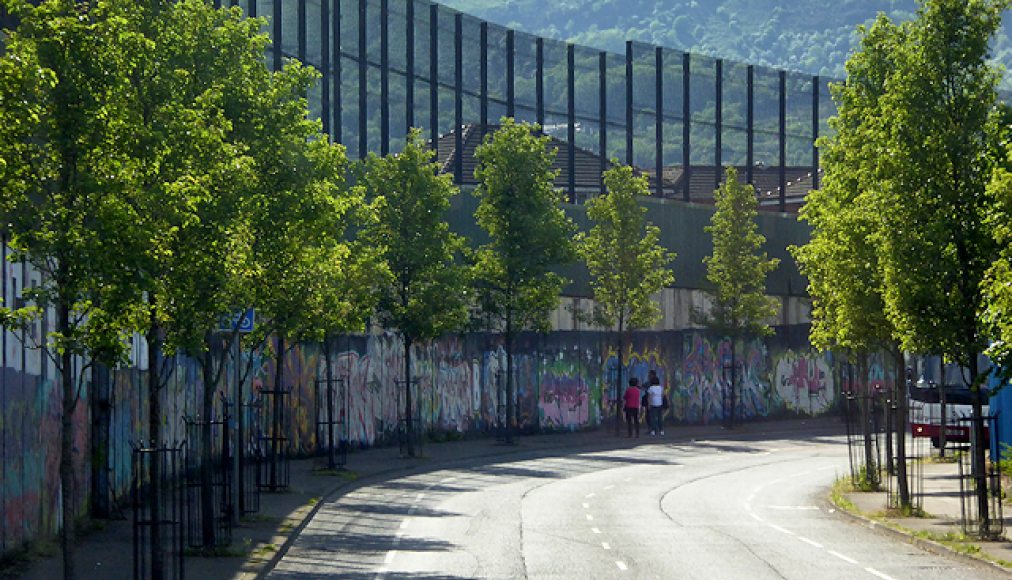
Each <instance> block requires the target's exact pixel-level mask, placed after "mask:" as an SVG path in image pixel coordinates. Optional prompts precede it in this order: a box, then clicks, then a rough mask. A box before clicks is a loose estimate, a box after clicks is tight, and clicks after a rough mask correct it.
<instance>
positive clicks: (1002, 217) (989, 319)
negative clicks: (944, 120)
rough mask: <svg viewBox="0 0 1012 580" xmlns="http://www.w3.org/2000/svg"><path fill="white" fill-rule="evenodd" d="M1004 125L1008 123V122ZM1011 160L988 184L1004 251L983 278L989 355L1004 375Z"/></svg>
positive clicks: (1010, 330)
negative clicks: (991, 341)
mask: <svg viewBox="0 0 1012 580" xmlns="http://www.w3.org/2000/svg"><path fill="white" fill-rule="evenodd" d="M1002 125H1003V126H1005V127H1008V124H1007V123H1002ZM1003 141H1005V142H1007V140H1003ZM1009 160H1012V151H1010V152H1008V153H1006V158H1005V162H1004V163H1003V164H1002V166H1000V167H998V168H997V169H996V170H995V173H994V176H993V177H992V179H991V182H990V183H989V184H988V194H989V195H990V197H991V199H992V200H993V202H992V203H993V206H992V211H991V215H989V216H988V225H989V226H990V228H991V232H992V235H993V236H994V241H995V243H996V244H997V246H998V247H999V248H1001V251H1000V255H999V257H998V259H997V260H995V262H994V263H993V264H992V265H991V268H990V269H989V270H988V272H987V277H986V278H985V280H984V299H985V303H984V305H983V311H982V312H981V316H982V318H983V321H984V323H985V324H986V325H987V328H988V335H989V336H990V337H992V338H993V339H994V342H993V343H992V344H991V345H990V346H989V347H988V356H989V357H990V358H991V360H992V361H994V362H995V364H996V365H998V366H999V368H1000V369H1001V371H1002V373H1001V374H1002V377H1003V378H1004V379H1008V378H1009V377H1010V375H1012V225H1010V224H1012V168H1010V167H1009V166H1008V163H1009Z"/></svg>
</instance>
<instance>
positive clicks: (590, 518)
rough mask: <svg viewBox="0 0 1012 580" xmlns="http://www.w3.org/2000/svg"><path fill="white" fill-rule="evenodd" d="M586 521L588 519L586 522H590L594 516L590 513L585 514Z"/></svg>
mask: <svg viewBox="0 0 1012 580" xmlns="http://www.w3.org/2000/svg"><path fill="white" fill-rule="evenodd" d="M587 521H588V522H592V521H594V516H592V515H590V514H587Z"/></svg>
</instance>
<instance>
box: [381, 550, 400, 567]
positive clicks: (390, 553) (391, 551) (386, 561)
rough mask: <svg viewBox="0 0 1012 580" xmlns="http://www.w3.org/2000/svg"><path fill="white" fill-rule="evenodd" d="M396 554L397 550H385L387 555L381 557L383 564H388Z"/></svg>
mask: <svg viewBox="0 0 1012 580" xmlns="http://www.w3.org/2000/svg"><path fill="white" fill-rule="evenodd" d="M395 554H397V550H390V551H389V552H387V557H386V558H383V563H384V564H389V563H391V562H393V561H394V555H395Z"/></svg>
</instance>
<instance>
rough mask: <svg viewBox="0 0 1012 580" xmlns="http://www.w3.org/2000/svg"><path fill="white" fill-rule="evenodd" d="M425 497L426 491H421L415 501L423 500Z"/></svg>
mask: <svg viewBox="0 0 1012 580" xmlns="http://www.w3.org/2000/svg"><path fill="white" fill-rule="evenodd" d="M424 497H425V493H424V492H419V493H418V495H416V496H415V501H422V498H424Z"/></svg>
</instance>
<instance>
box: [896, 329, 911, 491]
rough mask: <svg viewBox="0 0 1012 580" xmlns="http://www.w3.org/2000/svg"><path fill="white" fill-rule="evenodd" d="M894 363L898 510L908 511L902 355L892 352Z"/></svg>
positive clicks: (905, 408)
mask: <svg viewBox="0 0 1012 580" xmlns="http://www.w3.org/2000/svg"><path fill="white" fill-rule="evenodd" d="M893 357H894V359H895V361H896V395H897V396H896V399H895V400H896V480H897V483H898V485H897V488H898V490H899V494H900V508H902V509H904V510H907V509H910V505H911V503H910V485H909V482H908V481H907V405H908V403H907V381H906V372H905V368H904V365H903V353H902V352H901V351H900V350H899V349H898V348H897V349H896V350H894V352H893Z"/></svg>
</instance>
